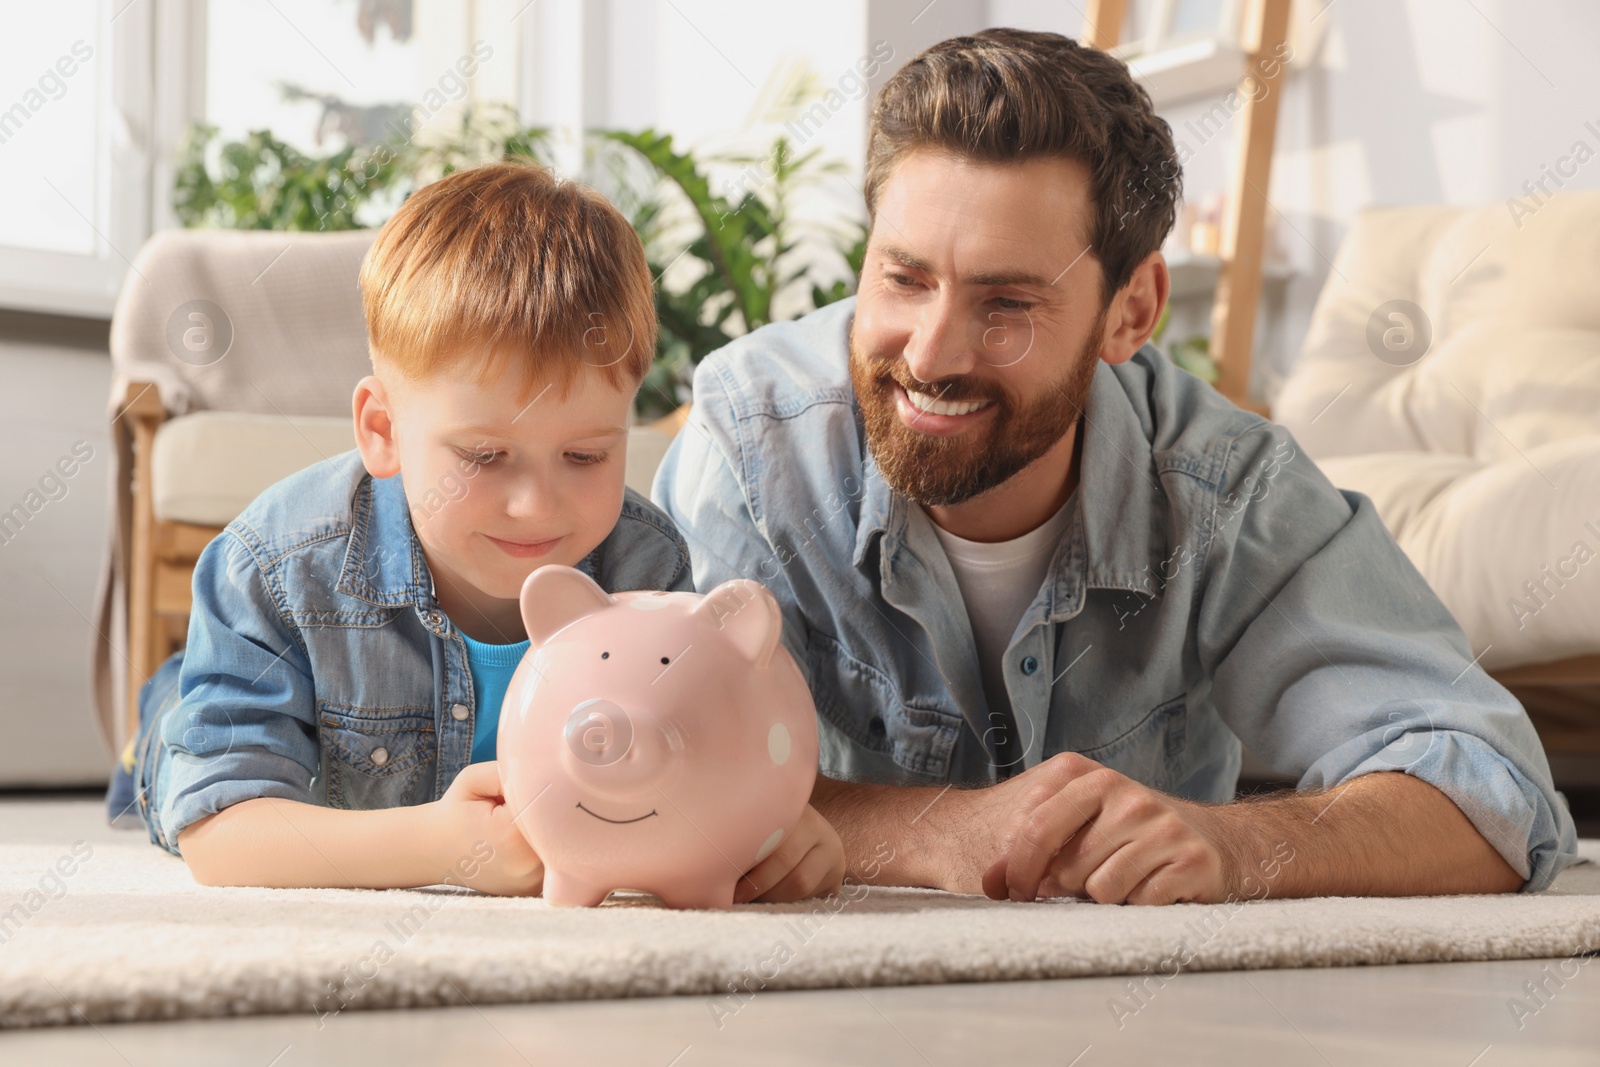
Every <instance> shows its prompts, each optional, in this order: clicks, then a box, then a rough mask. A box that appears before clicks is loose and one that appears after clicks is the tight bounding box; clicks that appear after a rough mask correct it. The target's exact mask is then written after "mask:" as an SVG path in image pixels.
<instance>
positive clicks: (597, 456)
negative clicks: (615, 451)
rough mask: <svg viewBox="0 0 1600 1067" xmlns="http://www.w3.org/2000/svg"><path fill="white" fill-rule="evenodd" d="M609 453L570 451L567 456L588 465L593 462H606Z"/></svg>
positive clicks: (575, 461) (579, 463) (580, 463)
mask: <svg viewBox="0 0 1600 1067" xmlns="http://www.w3.org/2000/svg"><path fill="white" fill-rule="evenodd" d="M609 455H610V453H609V452H568V453H567V458H568V459H570V460H572V462H574V463H576V464H578V465H580V466H585V467H586V466H589V465H590V464H592V463H604V462H605V461H606V457H607V456H609Z"/></svg>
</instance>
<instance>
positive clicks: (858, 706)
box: [806, 631, 962, 780]
mask: <svg viewBox="0 0 1600 1067" xmlns="http://www.w3.org/2000/svg"><path fill="white" fill-rule="evenodd" d="M806 655H807V659H808V660H809V663H808V666H809V667H810V675H811V678H810V680H811V697H812V700H813V702H815V704H816V706H817V713H818V714H819V715H820V716H821V717H822V718H823V719H825V720H826V721H827V722H828V723H829V724H830V725H832V726H833V727H835V728H836V729H837V730H838V731H839V732H840V733H842V734H843V735H844V736H845V737H847V738H849V739H850V741H852V742H853V743H854V744H855V745H857V746H859V747H860V748H862V749H865V750H866V751H867V752H868V753H871V754H873V755H874V756H880V757H881V756H886V757H888V759H889V760H890V761H892V763H893V764H894V766H895V767H896V768H898V769H899V771H900V772H901V774H900V775H899V776H900V777H904V772H906V771H909V772H911V773H912V774H914V775H926V776H930V777H933V778H939V779H942V778H945V777H946V776H948V774H949V772H950V752H951V750H952V749H953V748H954V747H955V742H956V737H957V735H958V734H959V732H960V729H961V726H962V720H961V717H960V716H959V715H956V714H952V713H950V712H946V711H942V710H939V709H936V708H924V707H918V706H916V705H914V704H907V703H905V702H904V701H902V700H901V699H900V693H899V690H898V688H897V687H896V686H895V685H894V683H893V682H891V681H890V680H889V678H888V676H887V675H885V674H884V673H883V672H882V671H880V670H878V669H877V668H875V667H873V666H871V665H870V664H867V663H863V662H862V661H861V660H859V659H857V658H856V657H854V656H852V655H851V654H850V653H849V652H848V651H846V650H845V648H844V646H843V645H841V644H839V643H838V642H837V641H835V640H833V639H832V638H830V637H828V636H826V635H825V634H821V633H818V632H816V631H812V633H811V640H810V647H809V648H807V650H806ZM850 762H851V764H852V765H851V766H846V767H841V768H826V769H828V770H833V771H835V772H837V773H842V774H845V775H846V776H847V777H852V778H862V779H867V780H879V779H881V778H882V777H883V773H882V770H881V769H880V768H881V760H874V759H871V758H861V757H860V756H859V755H858V757H857V758H855V759H852V760H851V761H850Z"/></svg>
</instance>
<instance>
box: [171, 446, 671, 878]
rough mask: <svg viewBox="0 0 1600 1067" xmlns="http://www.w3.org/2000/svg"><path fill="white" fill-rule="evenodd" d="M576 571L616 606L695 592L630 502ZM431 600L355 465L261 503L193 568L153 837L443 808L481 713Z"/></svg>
mask: <svg viewBox="0 0 1600 1067" xmlns="http://www.w3.org/2000/svg"><path fill="white" fill-rule="evenodd" d="M618 462H620V459H619V460H618ZM468 491H469V492H470V488H469V490H468ZM445 506H448V504H446V505H445ZM578 567H579V569H580V570H582V571H584V572H585V573H586V574H588V575H589V576H590V577H591V578H594V579H595V581H597V582H598V583H599V584H600V585H601V587H602V588H604V589H606V590H608V591H612V592H616V591H621V590H627V589H680V590H692V589H693V585H692V582H691V574H690V567H689V551H688V548H687V547H686V546H685V545H684V542H683V539H682V538H681V537H679V536H678V533H677V530H676V529H675V528H674V526H673V524H672V520H671V519H669V518H667V516H666V515H665V514H664V513H663V512H661V511H660V510H659V509H657V508H656V507H655V506H654V505H652V504H651V503H650V502H649V501H648V500H646V499H645V498H644V497H642V496H640V495H639V494H638V493H636V492H634V491H633V490H632V489H629V490H627V491H626V494H625V497H624V500H623V504H622V513H621V516H620V517H619V518H618V520H617V524H616V526H615V528H613V529H612V531H611V533H610V534H608V535H607V536H606V539H605V540H604V541H602V542H601V543H600V545H599V546H598V547H597V548H595V550H594V551H593V552H591V553H590V554H589V555H588V556H587V557H586V558H585V559H583V561H582V562H580V563H579V564H578ZM432 586H433V583H432V579H431V577H430V575H429V571H428V565H427V562H426V561H425V560H424V558H423V555H422V546H421V545H420V544H419V543H418V541H417V537H416V533H415V531H414V529H413V527H412V520H411V515H410V514H409V512H408V510H407V506H406V497H405V493H404V490H403V489H402V487H401V483H400V478H399V477H398V476H397V477H393V478H385V479H374V478H372V477H371V476H370V475H368V474H367V472H366V470H365V468H364V467H363V466H362V462H361V457H360V454H359V453H357V452H353V451H352V452H347V453H345V454H343V455H340V456H335V457H333V458H332V459H329V460H326V461H324V462H322V463H318V464H316V465H315V466H312V467H309V468H307V469H306V470H304V471H301V472H300V473H298V474H295V475H293V476H291V477H289V478H287V479H285V480H284V481H282V482H279V483H278V484H277V485H275V486H273V487H272V488H270V489H268V490H267V491H266V492H265V493H263V494H262V495H261V496H260V497H259V498H257V499H256V500H255V501H254V502H253V503H252V504H251V505H250V506H249V507H248V508H246V509H245V511H244V513H243V514H241V515H240V516H239V517H238V518H237V519H235V520H234V521H233V522H231V523H230V524H229V525H228V527H227V529H226V530H225V531H224V532H223V533H222V534H221V535H219V536H218V537H217V538H216V539H215V540H214V541H212V542H211V544H210V545H208V546H207V547H206V549H205V551H204V552H203V553H201V555H200V560H199V563H198V564H197V566H196V567H195V573H194V608H193V612H192V614H191V615H190V619H189V640H188V646H187V648H186V650H185V652H184V654H183V660H182V667H181V670H180V672H179V674H178V679H177V687H176V688H177V699H178V704H177V706H175V707H172V708H171V709H170V711H169V712H168V713H167V714H164V715H163V716H162V717H161V719H160V721H159V722H156V723H153V724H152V728H151V729H152V732H151V738H153V740H152V741H151V742H150V743H151V744H153V745H156V746H160V748H161V751H159V752H153V753H149V755H148V756H147V755H145V754H141V759H140V762H141V765H142V764H144V763H145V761H146V760H147V759H148V758H149V756H154V757H155V759H156V764H155V766H156V767H157V768H158V769H157V770H154V771H152V772H150V773H149V774H148V775H146V774H143V773H142V775H141V777H147V778H149V780H148V781H147V782H145V783H144V784H145V788H146V789H147V790H148V792H149V796H148V797H146V798H144V799H145V801H146V803H145V804H143V805H142V808H143V810H144V811H145V818H146V821H147V823H148V824H149V827H150V830H151V835H152V837H153V838H155V839H156V840H157V842H158V843H159V844H162V845H164V846H165V847H166V848H167V849H168V850H169V851H171V852H173V853H177V852H178V848H177V840H178V834H179V833H180V832H181V831H182V830H183V829H184V828H185V827H187V826H188V825H189V824H191V823H193V822H195V821H197V820H199V819H201V818H204V817H205V816H207V815H210V814H213V813H215V812H218V811H221V810H222V809H223V808H226V807H228V806H229V805H230V804H236V803H239V802H240V801H243V800H249V799H252V798H254V797H285V798H288V799H290V800H298V801H303V802H305V803H309V804H321V805H325V806H328V807H335V808H387V807H398V806H401V805H410V804H422V803H426V802H428V801H432V800H437V799H438V798H439V797H441V796H442V795H443V794H444V791H445V790H446V789H447V788H448V787H449V785H450V783H451V781H453V780H454V779H455V777H456V775H457V774H459V773H460V772H461V770H462V768H464V767H465V766H466V765H467V763H468V761H469V757H470V755H471V752H472V731H473V727H474V724H475V723H476V722H477V705H476V701H475V697H474V694H473V691H472V675H471V672H470V671H469V670H468V667H467V651H466V645H465V643H464V642H463V641H462V640H461V636H460V635H459V634H458V633H457V632H456V631H455V629H454V627H453V626H452V625H451V622H450V620H449V619H448V618H447V617H446V616H445V614H444V613H443V612H442V611H440V610H439V607H438V604H437V603H436V602H435V600H434V596H433V588H432ZM521 638H522V635H521V634H514V635H507V637H506V641H507V642H510V641H513V640H521Z"/></svg>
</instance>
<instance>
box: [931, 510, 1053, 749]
mask: <svg viewBox="0 0 1600 1067" xmlns="http://www.w3.org/2000/svg"><path fill="white" fill-rule="evenodd" d="M1076 495H1077V494H1076V493H1074V494H1073V495H1072V496H1069V497H1068V498H1067V502H1066V503H1065V504H1063V505H1062V506H1061V507H1060V508H1059V509H1058V510H1057V511H1056V513H1055V514H1054V515H1052V516H1050V517H1049V518H1048V519H1046V520H1045V521H1044V522H1043V524H1041V525H1039V526H1037V527H1035V528H1034V529H1032V530H1029V531H1028V532H1027V533H1025V534H1023V535H1022V536H1021V537H1016V538H1013V539H1012V540H1010V541H993V542H988V543H985V542H981V541H968V540H966V539H965V538H961V537H957V536H956V535H955V534H953V533H950V532H949V531H948V530H944V529H941V528H940V526H939V524H938V523H937V522H935V523H933V532H934V533H935V534H937V535H938V537H939V542H940V544H942V545H943V546H944V554H945V556H946V557H948V558H949V560H950V569H951V571H953V572H954V573H955V577H956V585H957V586H958V587H959V588H960V590H961V599H962V601H963V602H964V603H965V604H966V608H967V619H968V621H969V622H970V623H971V624H972V637H973V641H974V643H975V644H976V646H977V653H978V669H979V671H980V672H981V673H982V677H983V692H984V696H985V697H986V698H988V701H989V710H990V712H991V713H994V714H996V715H998V716H1002V718H996V719H995V720H994V722H995V724H996V725H997V726H998V725H999V724H1000V723H1002V722H1009V723H1011V729H1012V730H1015V729H1016V721H1015V718H1014V717H1013V716H1012V714H1011V698H1010V697H1009V696H1008V695H1007V694H1006V681H1005V672H1004V670H1003V663H1004V657H1005V654H1006V649H1007V648H1008V647H1010V645H1011V637H1012V635H1013V634H1015V633H1016V630H1017V624H1018V623H1019V622H1021V621H1022V615H1023V613H1024V612H1026V611H1027V610H1028V605H1029V604H1032V603H1033V600H1034V598H1035V597H1036V596H1038V595H1039V587H1040V586H1042V585H1043V584H1044V579H1045V576H1046V575H1047V574H1048V573H1049V571H1050V561H1051V560H1052V559H1053V558H1054V557H1055V553H1056V547H1057V545H1058V544H1059V543H1060V541H1061V538H1062V535H1063V534H1065V532H1066V529H1067V522H1068V519H1069V516H1070V512H1069V511H1068V508H1070V507H1071V505H1072V501H1073V498H1074V497H1076ZM929 519H930V521H931V520H932V517H931V516H930V517H929ZM1021 769H1022V764H1021V763H1018V764H1017V767H1016V770H1018V771H1020V770H1021Z"/></svg>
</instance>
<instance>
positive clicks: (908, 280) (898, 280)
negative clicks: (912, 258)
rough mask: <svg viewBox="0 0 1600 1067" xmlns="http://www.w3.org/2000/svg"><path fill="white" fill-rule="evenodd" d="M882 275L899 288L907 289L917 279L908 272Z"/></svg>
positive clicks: (914, 283)
mask: <svg viewBox="0 0 1600 1067" xmlns="http://www.w3.org/2000/svg"><path fill="white" fill-rule="evenodd" d="M884 277H886V278H888V279H889V280H890V281H891V282H893V283H894V284H895V285H896V286H898V287H899V288H901V289H909V288H911V287H912V286H914V285H916V284H917V280H916V279H915V278H913V277H911V275H909V274H887V275H885V276H884Z"/></svg>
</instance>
